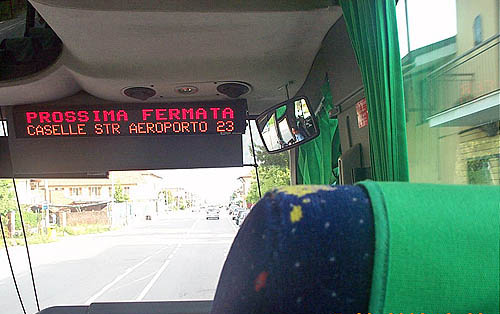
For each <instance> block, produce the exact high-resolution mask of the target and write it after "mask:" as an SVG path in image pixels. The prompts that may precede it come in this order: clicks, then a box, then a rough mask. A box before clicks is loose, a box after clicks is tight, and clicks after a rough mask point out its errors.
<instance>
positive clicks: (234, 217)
mask: <svg viewBox="0 0 500 314" xmlns="http://www.w3.org/2000/svg"><path fill="white" fill-rule="evenodd" d="M242 211H245V209H244V208H242V207H236V208H235V209H234V210H233V214H232V218H233V220H236V219H237V218H238V215H239V213H240V212H242Z"/></svg>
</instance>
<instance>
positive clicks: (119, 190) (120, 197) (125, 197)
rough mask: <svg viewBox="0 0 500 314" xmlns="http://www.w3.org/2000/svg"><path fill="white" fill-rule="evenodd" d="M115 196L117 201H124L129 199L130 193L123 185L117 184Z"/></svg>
mask: <svg viewBox="0 0 500 314" xmlns="http://www.w3.org/2000/svg"><path fill="white" fill-rule="evenodd" d="M113 197H114V199H115V202H117V203H123V202H126V201H128V200H129V197H128V195H127V194H125V193H124V192H123V188H122V186H121V185H117V186H115V195H113Z"/></svg>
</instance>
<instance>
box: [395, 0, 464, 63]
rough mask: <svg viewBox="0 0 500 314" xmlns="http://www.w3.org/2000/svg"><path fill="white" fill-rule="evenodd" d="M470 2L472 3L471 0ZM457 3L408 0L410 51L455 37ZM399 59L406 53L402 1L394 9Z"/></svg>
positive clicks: (403, 0) (450, 1)
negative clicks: (396, 22)
mask: <svg viewBox="0 0 500 314" xmlns="http://www.w3.org/2000/svg"><path fill="white" fill-rule="evenodd" d="M470 1H473V0H470ZM455 2H456V0H407V3H408V24H409V28H410V49H411V50H415V49H418V48H420V47H423V46H427V45H429V44H432V43H435V42H437V41H440V40H443V39H445V38H449V37H451V36H454V35H456V34H457V17H456V14H457V13H456V6H455ZM396 18H397V20H398V36H399V46H400V53H401V57H404V56H405V55H406V54H407V53H408V41H407V34H406V23H405V20H406V17H405V0H400V1H399V2H398V4H397V6H396Z"/></svg>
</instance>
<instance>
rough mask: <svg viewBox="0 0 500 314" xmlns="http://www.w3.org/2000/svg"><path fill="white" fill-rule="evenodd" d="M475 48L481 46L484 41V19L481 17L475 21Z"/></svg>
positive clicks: (477, 17)
mask: <svg viewBox="0 0 500 314" xmlns="http://www.w3.org/2000/svg"><path fill="white" fill-rule="evenodd" d="M473 27H474V46H477V45H479V44H480V43H481V42H482V41H483V19H482V18H481V15H478V16H476V18H475V19H474V26H473Z"/></svg>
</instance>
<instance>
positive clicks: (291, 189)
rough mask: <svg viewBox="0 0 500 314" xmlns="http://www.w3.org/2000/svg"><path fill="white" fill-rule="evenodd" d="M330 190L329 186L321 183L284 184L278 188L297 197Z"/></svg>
mask: <svg viewBox="0 0 500 314" xmlns="http://www.w3.org/2000/svg"><path fill="white" fill-rule="evenodd" d="M329 190H331V188H330V187H328V186H321V185H290V186H284V187H281V188H278V189H277V191H278V192H283V193H287V194H290V195H295V196H298V197H301V196H304V195H307V194H312V193H315V192H318V191H329Z"/></svg>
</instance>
